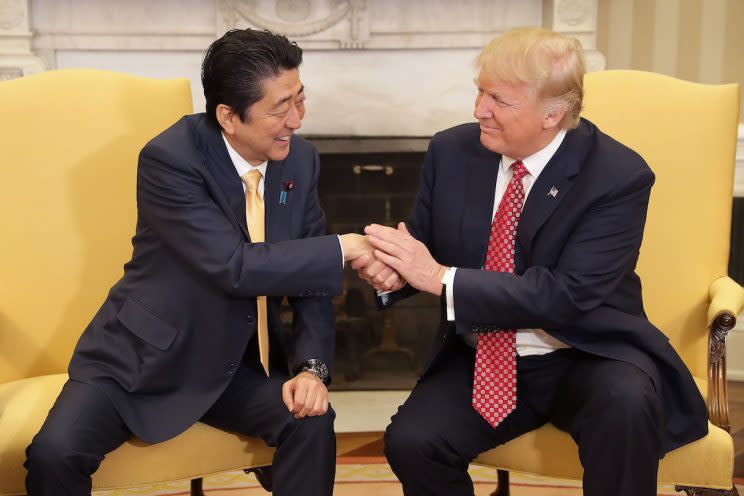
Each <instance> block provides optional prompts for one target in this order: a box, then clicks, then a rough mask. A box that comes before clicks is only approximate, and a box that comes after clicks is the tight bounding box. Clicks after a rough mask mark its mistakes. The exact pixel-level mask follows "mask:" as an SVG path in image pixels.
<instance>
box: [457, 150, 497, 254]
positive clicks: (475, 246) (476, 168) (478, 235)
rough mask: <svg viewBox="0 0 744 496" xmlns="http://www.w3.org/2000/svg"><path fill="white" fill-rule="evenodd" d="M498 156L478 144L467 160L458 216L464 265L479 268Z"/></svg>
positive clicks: (491, 209) (492, 197) (485, 238)
mask: <svg viewBox="0 0 744 496" xmlns="http://www.w3.org/2000/svg"><path fill="white" fill-rule="evenodd" d="M500 161H501V155H498V154H495V153H492V152H489V151H488V150H486V149H485V148H483V147H482V146H480V145H479V151H478V153H477V154H476V155H474V156H473V157H472V158H471V159H470V162H469V163H468V167H467V171H468V178H467V182H466V185H465V196H464V203H465V208H464V209H463V218H462V239H463V240H464V241H465V242H464V243H462V246H463V247H464V262H465V264H466V265H467V267H470V268H481V267H482V266H483V263H484V261H485V259H486V247H487V246H488V238H489V235H490V232H491V221H492V218H491V217H492V215H491V214H492V213H493V199H494V194H495V191H496V176H497V175H498V172H499V163H500Z"/></svg>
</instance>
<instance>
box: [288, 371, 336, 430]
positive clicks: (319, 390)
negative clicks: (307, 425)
mask: <svg viewBox="0 0 744 496" xmlns="http://www.w3.org/2000/svg"><path fill="white" fill-rule="evenodd" d="M282 399H283V400H284V404H285V405H287V409H288V410H289V411H290V412H292V413H294V416H295V418H297V419H301V418H303V417H315V416H317V415H323V414H325V413H326V412H327V411H328V389H327V388H326V386H325V384H323V381H321V380H320V379H318V378H317V377H315V376H314V375H313V374H311V373H310V372H300V373H299V374H297V375H296V376H295V377H294V378H292V379H290V380H288V381H287V382H285V383H284V385H282Z"/></svg>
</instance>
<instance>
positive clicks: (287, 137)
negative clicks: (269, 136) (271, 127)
mask: <svg viewBox="0 0 744 496" xmlns="http://www.w3.org/2000/svg"><path fill="white" fill-rule="evenodd" d="M289 138H291V135H287V136H280V137H278V138H274V141H281V142H282V143H288V142H289Z"/></svg>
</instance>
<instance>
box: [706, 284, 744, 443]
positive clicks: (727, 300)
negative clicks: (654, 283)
mask: <svg viewBox="0 0 744 496" xmlns="http://www.w3.org/2000/svg"><path fill="white" fill-rule="evenodd" d="M709 295H710V306H709V307H708V327H709V328H710V336H709V339H708V416H709V417H710V421H711V422H712V423H713V424H715V425H717V426H718V427H720V428H722V429H725V430H727V431H730V429H731V425H730V423H729V416H728V390H727V385H726V336H727V335H728V332H729V331H730V330H731V329H733V327H734V325H736V316H737V315H738V314H739V313H740V312H741V311H742V309H744V288H742V287H741V286H740V285H739V284H737V283H736V282H735V281H734V280H733V279H731V278H730V277H721V278H719V279H716V280H715V281H713V284H711V285H710V290H709Z"/></svg>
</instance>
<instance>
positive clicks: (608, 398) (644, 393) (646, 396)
mask: <svg viewBox="0 0 744 496" xmlns="http://www.w3.org/2000/svg"><path fill="white" fill-rule="evenodd" d="M594 407H595V408H591V409H592V410H595V409H596V410H595V418H592V419H591V420H592V422H596V424H597V425H599V426H603V427H605V428H610V429H611V430H613V431H616V432H618V433H620V432H625V433H628V432H629V433H636V434H638V435H645V434H646V433H650V432H658V430H659V429H660V425H661V422H662V420H661V408H660V398H659V397H658V396H657V393H656V390H655V389H654V386H653V384H652V383H651V381H650V380H648V381H647V382H646V383H638V382H637V381H631V382H629V383H626V384H615V385H613V387H612V388H610V389H608V390H606V391H604V392H602V393H601V394H599V395H598V397H596V398H594Z"/></svg>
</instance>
